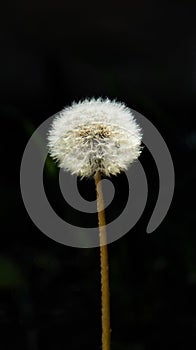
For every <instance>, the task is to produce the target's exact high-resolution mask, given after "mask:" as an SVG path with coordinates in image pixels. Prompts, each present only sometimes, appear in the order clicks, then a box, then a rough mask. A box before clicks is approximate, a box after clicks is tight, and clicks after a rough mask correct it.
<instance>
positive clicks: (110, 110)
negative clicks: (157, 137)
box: [48, 99, 142, 177]
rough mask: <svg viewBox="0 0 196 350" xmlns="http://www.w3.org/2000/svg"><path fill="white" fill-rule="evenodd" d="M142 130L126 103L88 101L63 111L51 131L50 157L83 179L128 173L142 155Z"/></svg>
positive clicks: (99, 100)
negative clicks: (97, 175) (130, 165)
mask: <svg viewBox="0 0 196 350" xmlns="http://www.w3.org/2000/svg"><path fill="white" fill-rule="evenodd" d="M141 138H142V135H141V130H140V128H139V126H138V125H137V123H136V121H135V120H134V117H133V115H132V113H131V111H130V109H128V108H127V107H126V106H125V105H124V104H123V103H118V102H114V101H110V100H109V99H106V100H102V99H97V100H95V99H92V100H84V101H82V102H79V103H73V104H72V106H71V107H68V108H65V109H63V110H62V111H61V112H60V113H59V114H58V115H57V117H56V118H55V119H54V121H53V124H52V126H51V129H50V130H49V135H48V140H49V150H50V155H51V156H52V158H54V159H55V160H56V161H57V162H58V165H59V166H60V167H61V168H63V169H65V170H68V171H70V172H71V174H76V175H77V176H80V177H90V176H93V175H94V174H95V173H96V172H97V171H100V172H101V173H102V174H104V175H106V176H110V175H117V174H118V173H120V172H121V171H123V170H126V169H127V167H128V166H129V164H131V163H133V162H134V161H135V160H136V159H137V158H138V156H139V155H140V152H141V147H140V145H141Z"/></svg>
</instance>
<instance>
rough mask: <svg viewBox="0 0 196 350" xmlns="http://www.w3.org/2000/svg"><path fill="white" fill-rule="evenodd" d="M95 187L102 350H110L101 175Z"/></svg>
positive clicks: (105, 236) (97, 175) (96, 177)
mask: <svg viewBox="0 0 196 350" xmlns="http://www.w3.org/2000/svg"><path fill="white" fill-rule="evenodd" d="M94 179H95V186H96V194H97V211H98V222H99V236H100V263H101V305H102V315H101V317H102V350H110V301H109V274H108V250H107V233H106V220H105V211H104V200H103V192H102V186H101V173H100V172H99V171H97V172H96V174H95V176H94Z"/></svg>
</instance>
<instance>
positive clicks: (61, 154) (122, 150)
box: [48, 98, 142, 350]
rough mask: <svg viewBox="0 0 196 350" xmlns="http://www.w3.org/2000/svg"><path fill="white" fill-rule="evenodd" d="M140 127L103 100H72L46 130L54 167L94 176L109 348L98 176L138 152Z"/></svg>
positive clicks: (112, 170) (127, 111)
mask: <svg viewBox="0 0 196 350" xmlns="http://www.w3.org/2000/svg"><path fill="white" fill-rule="evenodd" d="M141 139H142V134H141V129H140V127H139V126H138V124H137V123H136V121H135V119H134V117H133V114H132V113H131V110H130V109H129V108H127V107H126V106H125V105H124V104H123V103H119V102H116V101H110V100H109V99H106V100H102V99H100V98H99V99H97V100H96V99H91V100H88V99H87V100H84V101H82V102H79V103H73V104H72V105H71V107H67V108H65V109H63V110H62V111H61V112H60V113H59V114H58V115H57V116H56V117H55V119H54V121H53V123H52V125H51V128H50V130H49V133H48V146H49V153H50V155H51V157H52V158H53V159H54V160H56V161H57V162H58V165H59V167H61V168H63V169H64V170H66V171H69V172H71V174H75V175H77V176H80V177H81V178H84V177H92V176H94V179H95V187H96V194H97V211H98V223H99V234H100V264H101V297H102V349H103V350H109V349H110V303H109V275H108V252H107V233H106V221H105V212H104V200H103V193H102V187H101V176H102V175H105V176H110V175H117V174H119V173H120V172H121V171H123V170H126V169H127V168H128V166H129V165H130V164H131V163H133V162H134V161H135V160H136V159H137V158H138V157H139V155H140V153H141Z"/></svg>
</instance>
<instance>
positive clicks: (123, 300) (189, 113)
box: [0, 0, 196, 350]
mask: <svg viewBox="0 0 196 350" xmlns="http://www.w3.org/2000/svg"><path fill="white" fill-rule="evenodd" d="M195 13H196V3H195V1H179V0H178V1H176V0H175V1H171V2H166V1H144V0H138V1H121V2H120V1H113V2H107V1H105V2H98V1H97V2H93V1H91V2H90V1H77V2H76V1H71V2H70V1H65V0H64V1H60V0H58V1H51V0H47V1H46V0H45V1H43V0H41V1H38V0H34V1H32V0H30V1H28V2H27V1H21V0H19V1H16V2H11V1H7V2H6V3H5V4H4V6H3V7H2V9H1V14H0V27H1V35H0V38H1V44H0V45H1V46H0V47H1V54H0V75H1V79H0V89H1V91H0V101H1V104H0V111H1V124H0V125H1V165H2V168H1V169H2V170H1V177H2V178H1V204H2V209H1V241H2V243H1V248H0V349H1V350H10V349H13V348H20V349H21V350H23V349H25V350H26V349H27V350H38V349H39V350H41V349H47V350H50V349H56V350H60V349H81V348H85V349H100V348H101V323H100V317H101V314H100V275H99V249H98V248H94V249H77V248H71V247H66V246H63V245H60V244H59V243H57V242H55V241H52V240H51V239H49V238H48V237H47V236H45V235H44V234H43V233H42V232H40V231H39V230H38V229H37V228H36V226H35V225H34V224H33V223H32V221H31V219H30V218H29V216H28V214H27V212H26V210H25V207H24V205H23V202H22V198H21V194H20V188H19V172H20V162H21V158H22V154H23V151H24V148H25V145H26V143H27V141H28V139H29V137H30V135H31V134H32V133H33V131H34V130H35V129H36V128H37V127H38V126H39V125H40V124H41V123H42V122H43V121H44V120H45V119H47V118H48V117H50V116H51V115H53V114H54V113H56V112H58V111H59V110H61V109H62V108H63V107H64V106H66V105H69V104H70V103H71V102H72V101H73V100H75V101H79V100H80V99H83V98H85V97H93V96H94V97H99V96H102V97H106V96H107V97H109V98H111V99H113V98H117V100H119V101H123V102H125V103H126V104H127V105H128V106H129V107H131V108H133V109H135V110H137V111H138V112H140V113H142V114H143V115H145V116H146V117H147V118H148V119H149V120H150V121H152V123H153V124H154V125H155V126H156V127H157V128H158V130H159V131H160V133H161V134H162V136H163V137H164V139H165V141H166V142H167V145H168V147H169V149H170V152H171V155H172V158H173V162H174V167H175V172H176V187H175V194H174V199H173V202H172V205H171V207H170V210H169V212H168V214H167V216H166V218H165V219H164V221H163V222H162V224H161V225H160V227H159V228H158V229H157V230H156V231H155V232H154V233H152V234H150V235H147V234H146V226H147V224H148V221H149V218H150V216H151V213H152V211H153V208H154V206H155V203H156V198H157V194H158V173H157V170H156V166H155V163H154V160H153V158H152V156H151V155H150V154H149V152H148V150H147V149H144V151H143V153H142V156H141V158H140V160H141V163H142V165H143V167H144V169H145V172H146V176H147V179H148V184H149V194H148V202H147V206H146V209H145V211H144V213H143V216H142V218H141V219H140V221H139V222H138V223H137V224H136V226H135V227H134V228H133V229H132V230H131V232H129V233H128V234H127V235H125V236H124V237H123V238H121V239H120V240H118V241H116V242H114V243H112V244H110V245H109V257H110V289H111V327H112V350H118V349H121V350H128V349H131V350H151V349H174V348H178V349H192V348H195V346H196V302H195V296H196V255H195V244H196V236H195V229H194V221H195V220H194V219H195V208H194V203H193V202H194V201H193V189H194V187H195V167H194V155H195V147H196V131H195V112H196V102H195V92H196V41H195V34H196V25H195ZM51 169H52V170H51V171H49V170H47V169H46V170H45V184H46V188H47V193H48V196H49V197H50V199H51V201H52V202H53V206H54V207H55V206H56V210H59V211H61V212H63V210H64V209H63V208H64V202H63V201H62V199H60V197H59V196H58V191H56V190H55V189H56V188H57V187H58V186H57V169H56V168H51ZM116 183H117V187H118V188H119V187H120V186H121V187H122V194H121V195H119V196H120V197H119V201H117V202H116V204H114V205H116V207H115V208H116V209H115V208H114V212H115V210H116V212H118V210H119V206H122V207H123V198H124V197H126V195H125V193H126V181H125V180H124V177H123V174H122V175H121V176H119V177H118V180H116ZM53 184H54V185H53ZM88 188H89V189H88ZM85 189H86V192H87V197H89V199H90V198H93V196H94V190H93V186H92V182H90V181H89V182H85V183H83V184H81V188H80V190H81V192H82V191H83V193H85ZM87 189H88V190H87ZM123 196H124V197H123ZM124 199H126V198H124ZM68 213H69V216H70V217H72V218H73V214H72V212H71V210H70V211H69V212H68ZM110 215H112V213H108V219H110ZM76 219H77V220H79V218H76ZM95 222H96V218H95Z"/></svg>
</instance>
